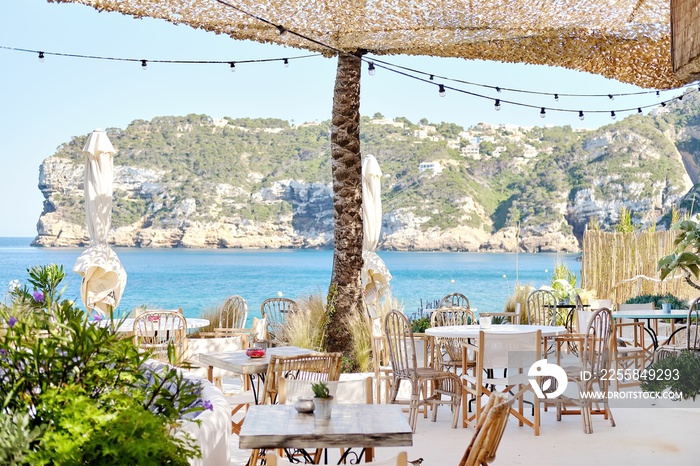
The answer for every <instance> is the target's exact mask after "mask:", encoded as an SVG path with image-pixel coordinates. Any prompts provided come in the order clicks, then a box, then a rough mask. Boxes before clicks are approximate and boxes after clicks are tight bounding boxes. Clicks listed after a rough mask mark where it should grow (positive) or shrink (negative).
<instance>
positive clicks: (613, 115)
mask: <svg viewBox="0 0 700 466" xmlns="http://www.w3.org/2000/svg"><path fill="white" fill-rule="evenodd" d="M610 118H612V119H613V120H614V119H615V118H617V115H615V110H612V111H611V112H610Z"/></svg>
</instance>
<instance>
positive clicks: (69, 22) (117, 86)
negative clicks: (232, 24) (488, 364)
mask: <svg viewBox="0 0 700 466" xmlns="http://www.w3.org/2000/svg"><path fill="white" fill-rule="evenodd" d="M0 46H4V47H10V48H21V49H29V50H42V51H45V52H53V53H64V54H78V55H94V56H102V57H114V58H135V59H150V60H198V61H203V60H215V61H242V60H254V59H269V58H279V59H282V58H287V57H295V56H300V55H306V54H308V52H306V51H303V50H297V49H292V48H285V47H281V46H274V45H263V44H257V43H254V42H249V41H236V40H233V39H231V38H230V37H228V36H222V35H217V34H214V33H210V32H206V31H201V30H195V29H193V28H191V27H189V26H185V25H174V24H170V23H167V22H165V21H162V20H153V19H149V18H144V19H134V18H131V17H128V16H124V15H121V14H119V13H100V12H97V11H96V10H95V9H93V8H90V7H86V6H83V5H77V4H54V3H48V2H47V1H46V0H22V1H17V0H0ZM379 59H381V60H385V61H388V62H391V63H394V64H397V65H401V66H406V67H410V68H413V69H418V70H421V71H424V72H426V73H430V74H435V75H440V76H447V77H451V78H455V79H460V80H465V81H470V82H476V83H482V84H485V85H489V86H499V87H502V88H517V89H523V90H529V91H537V92H546V93H560V94H565V93H578V94H602V95H607V94H610V93H612V94H616V93H630V92H637V91H640V90H643V89H640V88H638V87H636V86H632V85H628V84H623V83H620V82H617V81H614V80H610V79H606V78H603V77H601V76H596V75H592V74H588V73H582V72H577V71H572V70H566V69H563V68H553V67H547V66H534V65H523V64H505V63H498V62H485V61H474V60H461V59H446V58H436V57H408V56H389V57H379ZM335 71H336V60H335V59H333V58H323V57H321V56H318V57H312V58H305V59H298V60H291V61H290V64H289V66H288V67H285V66H284V65H283V64H282V63H281V62H280V61H274V62H270V63H256V64H239V65H237V66H236V72H235V73H231V72H230V67H229V66H228V65H226V64H197V65H187V64H159V63H151V64H150V65H149V66H148V68H147V70H146V71H143V70H142V69H141V65H140V63H132V62H121V61H113V60H109V61H104V60H91V59H83V58H70V57H59V56H53V55H47V56H46V58H45V60H44V62H43V63H42V62H40V61H39V59H38V55H37V54H35V53H25V52H19V51H14V50H6V49H0V167H1V169H0V236H35V235H36V223H37V221H38V219H39V216H40V214H41V211H42V202H43V196H42V195H41V192H40V191H39V189H38V187H37V184H38V178H39V166H40V165H41V162H42V161H43V160H44V159H45V158H47V157H50V156H51V155H53V154H54V152H55V151H56V149H57V147H58V146H60V145H61V144H62V143H64V142H68V141H70V139H71V138H72V137H73V136H80V135H86V134H88V133H89V132H90V131H92V130H93V129H95V128H113V127H114V128H125V127H126V126H127V125H128V124H129V123H130V122H132V121H133V120H136V119H145V120H149V119H151V118H153V117H156V116H164V115H187V114H190V113H196V114H206V115H209V116H211V117H213V118H221V117H224V116H228V117H233V118H239V117H251V118H256V117H260V118H282V119H285V120H288V121H290V122H292V123H293V124H299V123H303V122H307V121H324V120H329V119H330V117H331V110H332V103H333V85H334V81H335ZM446 84H447V83H446ZM448 85H449V84H448ZM461 88H463V89H464V90H467V91H470V92H476V93H480V94H483V95H486V96H488V97H491V99H482V98H477V97H472V96H469V95H465V94H461V93H458V92H455V91H450V90H448V92H447V95H446V96H445V97H440V96H439V95H438V92H437V89H436V87H435V86H434V85H430V84H426V83H421V82H418V81H415V80H412V79H409V78H405V77H402V76H400V75H397V74H394V73H391V72H389V71H387V70H383V69H377V70H376V73H375V74H374V75H373V76H370V75H369V74H368V73H367V69H366V67H365V68H363V74H362V82H361V104H360V112H361V114H362V115H364V116H370V117H371V116H373V115H375V114H376V113H381V114H382V115H384V116H385V117H390V118H395V117H406V118H408V119H409V120H411V121H413V122H418V121H419V120H420V119H422V118H426V119H428V120H429V121H430V122H434V123H440V122H443V121H444V122H451V123H457V124H459V125H461V126H463V127H465V128H468V127H469V126H472V125H475V124H476V123H479V122H485V123H492V124H501V123H510V124H517V125H524V126H542V125H571V126H572V127H574V128H597V127H599V126H601V125H605V124H609V123H612V122H613V121H612V120H611V118H610V116H609V115H608V114H604V115H598V116H596V115H594V114H588V115H587V116H586V118H585V120H584V121H580V120H579V119H578V116H577V115H576V114H572V113H553V112H549V113H548V114H547V116H546V118H544V119H542V118H540V116H539V110H538V109H531V108H530V109H527V108H519V107H514V106H512V105H511V106H508V105H503V106H502V109H501V110H500V111H495V110H494V101H493V100H492V99H495V98H502V99H504V100H505V99H510V100H518V101H521V102H524V103H529V104H532V105H535V106H536V107H538V108H539V107H541V106H545V107H546V106H549V105H551V106H555V105H556V106H558V107H561V108H572V109H577V108H582V109H584V110H587V109H591V110H593V109H598V110H608V109H610V110H614V109H616V108H629V107H638V106H643V105H648V104H654V103H655V102H658V101H659V100H661V99H669V98H671V97H673V96H675V95H678V94H680V93H681V92H680V91H675V92H673V91H669V92H668V93H663V92H662V93H661V97H656V96H655V95H654V94H650V95H646V96H634V97H618V98H616V99H615V100H614V101H610V100H609V99H608V98H607V97H603V98H594V97H587V98H583V99H581V98H579V99H578V100H577V99H576V98H568V99H567V98H561V99H560V100H559V101H558V102H554V99H553V97H552V96H533V97H530V98H529V99H528V98H526V97H523V95H521V94H517V95H516V94H513V93H508V92H505V91H504V92H501V93H500V94H497V93H496V92H495V91H491V90H488V89H485V88H480V87H469V86H466V85H461ZM623 117H624V115H619V116H618V120H619V119H621V118H623ZM118 149H119V148H118V147H117V150H118Z"/></svg>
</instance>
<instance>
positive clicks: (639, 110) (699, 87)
mask: <svg viewBox="0 0 700 466" xmlns="http://www.w3.org/2000/svg"><path fill="white" fill-rule="evenodd" d="M215 1H219V0H215ZM220 3H223V2H220ZM256 18H257V17H256ZM258 19H259V20H261V21H264V22H267V21H266V20H264V19H262V18H258ZM268 24H272V23H269V22H268ZM275 27H277V29H279V30H280V33H281V34H282V33H283V32H284V33H287V32H289V33H291V34H294V35H296V36H298V37H300V38H302V39H306V40H309V41H311V42H313V43H315V44H317V45H320V46H323V47H326V48H328V49H330V50H334V51H336V52H337V53H346V52H344V51H342V50H336V49H334V48H333V47H331V46H327V45H326V44H323V43H321V42H319V41H316V40H314V39H312V38H308V37H305V36H303V35H300V34H298V33H296V32H294V31H287V30H286V29H285V28H284V27H283V26H275ZM0 49H6V50H13V51H21V52H31V53H36V54H38V55H39V59H40V60H42V59H43V58H45V56H47V55H54V56H64V57H74V58H86V59H97V60H114V61H136V62H141V67H142V69H143V70H146V69H147V67H148V62H149V61H151V62H155V63H168V64H211V63H227V64H229V67H230V70H231V71H232V72H234V71H235V65H236V63H260V62H269V61H282V62H283V63H284V65H285V66H287V65H288V64H289V60H292V59H300V58H308V57H315V56H321V55H322V54H319V53H317V54H309V55H304V56H298V57H291V58H288V57H285V58H269V59H255V60H238V61H236V62H232V61H202V60H147V59H135V58H116V57H104V56H90V55H78V54H68V53H56V52H44V51H38V50H28V49H21V48H15V47H7V46H2V45H0ZM362 60H363V61H368V60H366V59H365V58H363V59H362ZM368 63H369V67H368V71H369V74H370V75H373V74H374V71H375V69H376V67H380V68H384V69H386V70H388V71H391V72H394V73H396V74H400V75H403V76H405V77H408V78H411V79H415V80H419V81H423V82H426V83H427V82H430V81H433V80H434V79H435V78H442V77H441V76H439V75H437V74H428V73H422V72H420V71H416V72H417V73H421V74H424V75H425V76H426V77H429V79H430V81H428V80H427V79H424V78H421V77H418V76H414V75H411V74H408V73H404V72H401V71H398V70H396V69H393V68H392V67H395V68H401V69H407V68H403V67H399V66H397V65H393V64H390V63H389V64H386V63H385V62H383V61H381V60H376V59H374V58H373V60H372V61H370V62H368ZM445 79H449V78H445ZM453 81H459V80H453ZM459 82H465V83H467V84H474V85H479V84H475V83H468V82H466V81H459ZM483 86H484V87H488V88H490V89H494V90H496V91H497V92H499V93H500V92H502V91H504V90H506V91H513V92H525V93H531V94H540V95H552V96H554V98H555V100H558V98H559V97H560V96H563V95H565V96H580V97H584V96H586V97H591V96H596V97H598V96H599V95H595V94H561V93H559V92H557V93H547V92H534V91H524V90H518V89H509V88H502V87H500V86H492V85H488V86H487V85H483ZM691 86H692V87H694V88H695V87H696V86H697V90H696V91H697V92H700V83H698V82H696V83H692V84H689V85H687V86H683V87H681V88H678V89H686V90H687V89H688V88H690V87H691ZM445 89H446V88H445V85H444V84H440V85H439V93H440V95H441V96H443V97H444V96H445ZM450 89H451V90H454V91H455V92H458V93H461V94H465V95H469V96H472V97H477V98H481V99H488V100H491V101H493V102H494V108H496V110H498V109H499V108H500V107H501V106H502V104H504V103H508V104H511V105H516V106H521V107H525V108H540V117H542V118H545V117H546V110H545V107H540V106H538V105H533V104H528V103H525V102H517V101H511V100H502V99H493V98H490V97H489V96H486V95H482V94H478V93H475V92H470V91H467V90H464V89H459V88H455V87H450ZM651 93H656V95H657V97H658V96H660V90H652V91H644V92H635V93H617V94H614V95H613V94H607V97H608V98H609V99H613V98H614V97H615V96H628V95H637V94H651ZM675 98H677V99H678V100H679V101H682V100H683V96H682V95H681V96H678V97H675ZM672 100H673V99H669V100H667V101H663V102H661V103H660V105H661V107H666V103H667V102H671V101H672ZM654 105H657V104H654ZM654 105H646V106H640V107H636V108H635V107H632V108H623V109H618V110H617V112H633V111H634V110H635V109H636V110H637V113H642V109H644V108H651V107H653V106H654ZM549 110H551V111H555V112H562V113H575V112H578V114H579V118H580V119H581V120H583V111H582V110H573V109H566V108H550V109H549ZM587 112H589V113H591V112H592V113H604V112H610V111H609V110H587ZM612 113H614V112H611V116H612Z"/></svg>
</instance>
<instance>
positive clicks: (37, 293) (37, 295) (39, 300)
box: [34, 290, 44, 303]
mask: <svg viewBox="0 0 700 466" xmlns="http://www.w3.org/2000/svg"><path fill="white" fill-rule="evenodd" d="M34 301H36V302H37V303H43V302H44V293H42V292H41V291H39V290H34Z"/></svg>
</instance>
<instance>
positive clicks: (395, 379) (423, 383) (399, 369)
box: [384, 310, 462, 432]
mask: <svg viewBox="0 0 700 466" xmlns="http://www.w3.org/2000/svg"><path fill="white" fill-rule="evenodd" d="M384 335H385V337H386V341H387V346H388V347H389V358H390V360H391V367H392V369H393V373H392V383H391V394H390V396H389V402H390V403H394V404H408V405H409V423H410V425H411V428H412V429H413V431H414V432H415V431H416V421H417V419H418V407H419V406H431V407H432V409H433V419H432V420H433V422H435V421H436V420H437V408H438V406H439V405H442V404H449V405H450V407H451V409H452V427H453V428H457V422H458V420H459V403H460V400H461V394H462V388H461V384H460V381H459V377H457V376H456V375H455V374H453V373H451V372H446V371H443V370H440V369H433V368H430V367H418V362H417V360H416V344H415V341H414V339H413V331H412V330H411V324H410V323H409V321H408V319H407V318H406V316H405V315H403V314H402V313H401V312H399V311H396V310H393V311H390V312H389V313H388V314H387V315H386V317H385V318H384ZM402 380H405V381H407V382H408V383H410V384H411V399H410V400H409V401H408V402H404V401H399V400H397V396H398V392H399V384H400V382H401V381H402ZM428 385H430V388H431V391H432V392H431V394H430V395H429V394H428ZM443 396H447V397H448V398H449V399H444V398H442V397H443Z"/></svg>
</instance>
